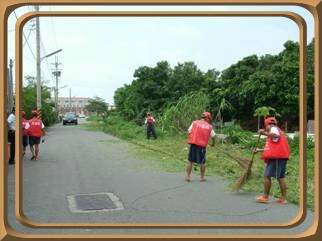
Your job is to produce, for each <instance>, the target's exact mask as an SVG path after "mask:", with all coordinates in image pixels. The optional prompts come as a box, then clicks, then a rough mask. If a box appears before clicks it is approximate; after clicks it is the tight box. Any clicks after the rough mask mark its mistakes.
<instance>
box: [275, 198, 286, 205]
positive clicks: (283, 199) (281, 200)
mask: <svg viewBox="0 0 322 241" xmlns="http://www.w3.org/2000/svg"><path fill="white" fill-rule="evenodd" d="M276 202H277V203H279V204H284V205H285V204H287V203H288V202H287V200H286V199H285V198H281V197H280V198H279V199H277V200H276Z"/></svg>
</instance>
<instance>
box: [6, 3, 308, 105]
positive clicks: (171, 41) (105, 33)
mask: <svg viewBox="0 0 322 241" xmlns="http://www.w3.org/2000/svg"><path fill="white" fill-rule="evenodd" d="M81 10H88V11H103V10H111V11H113V10H128V11H135V10H137V11H139V10H155V11H156V10H160V11H161V10H165V11H178V10H180V11H184V10H190V11H211V10H213V11H215V10H218V11H235V10H242V11H243V10H244V11H268V10H271V11H292V12H296V13H298V14H300V15H301V16H302V17H303V18H304V19H305V20H306V22H307V26H308V36H307V39H308V42H310V41H311V40H312V38H313V37H314V21H313V17H312V16H311V14H310V13H309V12H308V11H307V10H305V9H303V8H301V7H297V6H278V7H274V6H271V7H263V6H243V7H242V6H229V7H228V6H218V7H215V6H181V7H180V6H150V7H149V6H123V7H121V6H119V7H118V6H110V7H102V6H40V11H81ZM31 11H34V6H25V7H22V8H19V9H16V10H15V12H14V13H12V14H11V15H10V17H9V21H8V22H9V23H8V58H9V59H14V57H15V56H14V54H15V49H14V37H15V36H14V28H15V23H16V19H17V17H18V18H19V17H20V16H22V15H23V14H25V13H27V12H31ZM35 32H36V31H35V21H34V20H31V21H29V22H28V23H27V24H26V25H25V26H24V34H25V36H26V39H27V41H26V40H25V39H24V47H23V76H26V75H30V76H36V58H35V56H36V37H35V36H36V34H35ZM40 32H41V54H40V55H41V56H45V55H47V54H50V53H52V52H54V51H56V50H58V49H62V51H61V52H60V53H57V54H56V55H55V56H51V57H48V58H45V59H44V60H43V61H42V62H41V72H42V74H41V75H42V80H43V81H44V83H45V84H46V85H47V86H50V87H54V86H55V77H54V75H53V74H52V71H53V70H54V63H55V58H57V59H58V62H59V63H60V65H59V69H60V70H61V76H60V78H59V83H58V84H59V97H68V96H69V94H70V93H71V96H72V97H73V96H76V97H89V98H93V97H94V96H98V97H100V98H103V99H104V100H105V101H106V102H107V103H109V104H111V105H112V104H113V102H114V101H113V95H114V91H115V90H116V89H117V88H120V87H123V86H124V84H130V83H131V82H132V81H133V79H134V77H133V73H134V71H135V70H136V69H137V68H139V67H140V66H149V67H155V66H156V64H157V62H159V61H164V60H166V61H168V62H169V64H170V65H171V67H172V68H173V67H174V66H176V65H177V64H178V63H184V62H187V61H193V62H194V63H195V64H196V65H197V66H198V68H199V69H200V70H201V71H203V72H206V71H207V70H209V69H214V68H215V69H217V70H219V71H222V70H224V69H225V68H227V67H229V66H230V65H232V64H234V63H236V62H237V61H239V60H241V59H242V58H244V57H246V56H249V55H252V54H256V55H258V56H262V55H265V54H278V53H279V52H280V51H282V50H283V44H284V43H285V42H286V41H287V40H293V41H297V42H298V41H299V30H298V27H297V25H296V24H295V23H294V22H293V21H292V20H290V19H287V18H281V17H252V18H250V17H225V18H224V17H202V18H200V17H194V18H192V17H190V18H189V17H162V18H161V17H99V18H98V17H41V18H40ZM52 94H53V93H52Z"/></svg>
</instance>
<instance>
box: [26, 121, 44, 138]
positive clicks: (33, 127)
mask: <svg viewBox="0 0 322 241" xmlns="http://www.w3.org/2000/svg"><path fill="white" fill-rule="evenodd" d="M29 124H30V127H29V136H34V137H41V130H42V121H41V120H40V119H38V118H32V119H31V120H29Z"/></svg>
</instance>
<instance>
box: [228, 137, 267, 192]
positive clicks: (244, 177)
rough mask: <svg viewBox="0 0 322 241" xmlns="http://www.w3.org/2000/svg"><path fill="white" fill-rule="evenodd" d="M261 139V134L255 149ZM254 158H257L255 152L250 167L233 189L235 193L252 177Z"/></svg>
mask: <svg viewBox="0 0 322 241" xmlns="http://www.w3.org/2000/svg"><path fill="white" fill-rule="evenodd" d="M260 138H261V134H259V135H258V138H257V142H256V145H255V149H256V148H257V147H258V144H259V141H260ZM254 156H255V152H254V151H253V155H252V159H251V160H250V161H249V163H248V166H247V168H246V169H245V171H244V173H243V175H242V176H241V177H240V178H239V179H238V181H237V182H236V183H235V185H234V187H233V191H239V190H240V188H241V187H242V186H243V185H244V184H245V183H246V181H247V180H248V178H249V177H250V175H251V169H252V165H253V161H254Z"/></svg>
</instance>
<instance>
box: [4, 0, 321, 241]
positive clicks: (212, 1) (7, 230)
mask: <svg viewBox="0 0 322 241" xmlns="http://www.w3.org/2000/svg"><path fill="white" fill-rule="evenodd" d="M11 2H14V3H13V4H12V3H11V4H8V2H5V3H3V2H1V3H0V4H1V5H0V11H1V16H2V17H3V18H1V21H0V24H1V25H0V29H3V32H2V33H1V34H3V38H1V39H0V44H1V46H0V52H1V53H3V56H1V62H3V64H2V65H0V73H3V75H1V76H0V78H1V79H2V81H1V88H0V98H1V102H2V104H1V106H0V118H1V120H3V121H1V126H0V134H1V136H2V138H1V140H0V146H1V148H2V150H3V152H2V153H3V155H1V157H0V158H1V159H0V160H1V168H0V171H1V172H0V176H1V174H3V175H2V177H3V179H2V178H1V179H0V195H1V197H0V205H1V206H0V215H1V213H2V215H1V218H0V222H1V223H0V233H1V235H2V234H3V233H4V236H3V237H5V236H7V235H10V236H12V237H18V236H24V235H25V234H21V233H18V232H16V231H15V230H13V229H12V228H11V227H10V226H9V224H8V221H7V220H6V216H7V201H6V196H7V191H8V190H7V161H6V160H7V158H6V151H5V150H6V148H5V147H6V145H7V140H6V135H5V133H6V131H7V127H6V125H5V121H6V118H5V116H6V115H5V113H6V109H7V100H6V96H7V91H6V86H7V81H6V79H7V74H6V72H7V71H6V69H5V67H6V66H7V54H6V49H7V42H6V36H7V19H8V16H9V14H10V12H12V11H13V10H14V9H15V8H17V7H20V6H23V5H26V3H27V1H11ZM223 2H224V3H223ZM313 2H314V3H315V4H316V5H314V4H313ZM32 3H33V4H39V5H46V4H47V5H100V4H104V5H116V4H120V5H121V4H123V5H144V4H146V5H172V4H177V5H178V4H179V5H237V4H238V5H240V4H241V5H249V4H254V5H264V4H265V3H266V4H267V5H280V4H286V5H298V6H302V7H305V8H306V9H308V10H309V11H310V12H311V13H312V15H313V16H314V20H315V53H318V51H319V41H318V40H319V38H318V37H319V34H320V33H321V31H320V28H321V27H320V24H319V21H318V20H317V19H318V16H320V15H319V13H320V11H319V10H320V9H321V4H320V1H312V2H311V3H310V4H308V3H305V1H287V0H286V1H276V0H272V1H268V0H267V1H238V0H235V1H230V0H228V1H220V0H219V1H217V0H209V1H171V3H170V1H168V0H164V1H161V0H159V1H122V0H120V1H109V0H101V1H91V2H90V3H88V2H87V3H86V1H80V0H78V1H68V2H67V1H62V0H51V1H50V2H49V1H36V0H35V1H33V2H32ZM30 4H31V3H30V2H28V5H30ZM214 13H216V14H217V16H218V15H221V16H223V15H224V14H228V15H229V14H235V15H234V16H238V14H241V15H243V16H246V14H245V13H248V14H250V16H255V15H256V16H263V14H264V15H265V14H267V16H269V15H272V16H273V15H274V16H277V13H278V14H281V15H280V16H283V17H287V18H290V19H292V20H293V21H294V22H295V23H296V24H297V25H298V26H299V29H300V56H301V57H300V147H301V148H300V169H301V174H302V175H301V174H300V175H301V178H300V179H301V187H300V189H301V200H300V212H299V214H298V215H297V217H296V218H295V219H293V220H292V222H288V223H282V224H278V225H272V224H261V225H259V224H245V225H241V224H229V225H227V224H208V225H205V224H143V223H142V224H135V225H134V224H123V223H122V224H106V223H103V224H99V223H98V224H86V223H81V224H73V223H72V224H69V223H63V224H60V223H55V224H53V223H50V224H47V223H37V222H32V221H30V220H28V219H27V218H26V217H25V215H24V214H23V210H22V204H21V203H22V202H21V200H22V190H21V189H22V183H21V182H22V181H21V175H22V165H21V150H20V148H16V155H17V157H19V158H18V159H17V166H16V177H15V178H16V180H15V181H16V203H15V204H16V217H17V219H18V220H19V221H20V222H21V223H23V224H24V225H26V226H27V227H31V228H47V229H48V228H122V229H124V228H140V229H143V228H172V229H173V228H216V227H217V228H218V227H220V228H236V227H238V228H290V227H294V226H297V225H298V224H300V223H302V222H303V220H305V216H306V183H305V182H304V181H303V180H304V179H306V174H305V172H304V171H303V170H305V168H306V134H305V135H304V131H303V130H306V128H307V124H306V62H305V61H304V59H306V56H307V54H306V24H305V21H304V19H303V18H302V17H301V16H299V15H298V14H295V13H292V12H247V11H243V12H209V11H208V12H204V11H201V12H197V11H178V12H177V11H173V12H162V11H155V12H153V11H147V12H140V11H129V12H121V11H118V12H86V11H84V12H63V13H62V12H35V13H28V14H25V15H23V16H22V17H21V18H19V19H18V21H17V25H16V26H17V27H16V34H17V36H18V37H16V49H18V51H16V79H17V86H16V100H17V101H16V110H17V113H20V112H21V111H22V104H21V90H22V76H21V74H22V72H21V69H22V62H21V61H22V60H21V51H20V50H21V33H22V27H23V24H24V23H25V22H26V21H28V20H29V19H31V18H33V17H37V16H45V15H46V14H48V16H49V15H55V16H84V14H85V15H87V16H98V15H100V14H101V16H105V17H106V16H107V14H109V15H108V16H109V17H111V16H129V14H134V15H135V16H146V17H148V16H174V15H176V16H192V15H193V16H200V17H202V16H207V14H209V16H210V15H213V14H214ZM66 14H67V15H66ZM78 14H81V15H78ZM191 14H192V15H191ZM244 14H245V15H244ZM257 14H259V15H257ZM228 15H227V16H228ZM230 16H232V15H230ZM17 60H18V61H17ZM320 65H321V63H320V61H319V56H318V54H315V67H316V68H315V70H316V71H315V161H316V165H315V182H316V186H315V217H314V218H315V220H314V224H313V225H312V226H311V228H310V229H308V230H307V231H306V232H305V233H302V234H301V235H298V234H297V235H268V236H269V237H279V238H281V237H284V238H286V237H305V236H308V235H313V234H314V233H316V232H317V227H318V220H319V201H320V200H319V191H318V189H319V183H320V182H319V181H320V177H319V174H318V167H319V161H320V159H319V157H320V156H319V155H320V152H319V150H320V149H321V148H319V147H321V142H320V139H321V135H320V134H321V133H320V132H321V130H320V129H319V124H318V123H319V121H318V120H321V116H320V115H321V111H319V110H320V108H321V107H320V105H319V103H320V98H319V95H318V94H319V93H321V86H320V85H319V81H318V77H319V74H320V71H321V66H320ZM20 122H21V116H19V115H18V116H17V130H18V132H17V133H16V137H19V136H21V131H19V130H20V127H21V124H19V123H20ZM16 140H18V141H17V143H16V145H17V146H21V138H16ZM17 207H18V208H17ZM3 231H4V232H3ZM26 235H27V234H26ZM32 236H33V235H27V237H32ZM58 236H60V237H64V235H62V236H61V235H58ZM58 236H56V235H36V236H35V237H44V238H45V237H58ZM80 236H82V237H84V235H80ZM80 236H79V235H71V236H70V235H68V237H80ZM112 236H113V237H114V236H115V235H105V234H102V235H86V237H91V238H94V237H96V238H99V237H112ZM116 236H117V237H120V235H116ZM121 236H122V235H121ZM147 236H150V237H153V236H154V235H152V236H151V235H130V237H147ZM179 236H180V235H179ZM193 236H194V235H189V237H193ZM124 237H129V236H128V235H125V236H124ZM155 237H173V235H156V236H155ZM175 237H178V235H175ZM181 237H185V236H184V235H183V236H181ZM195 237H226V238H227V237H240V235H196V236H195ZM243 237H261V238H263V237H267V235H261V234H259V235H243ZM0 238H2V237H1V236H0Z"/></svg>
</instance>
